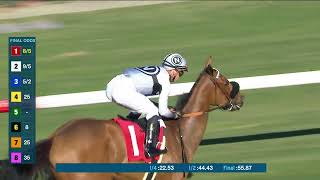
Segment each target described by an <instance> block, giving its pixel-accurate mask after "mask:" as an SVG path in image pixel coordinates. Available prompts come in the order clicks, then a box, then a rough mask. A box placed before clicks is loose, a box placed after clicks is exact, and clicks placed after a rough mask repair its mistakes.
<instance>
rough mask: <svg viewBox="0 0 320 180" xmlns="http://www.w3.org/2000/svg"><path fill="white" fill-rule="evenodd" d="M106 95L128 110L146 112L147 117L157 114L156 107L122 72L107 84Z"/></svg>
mask: <svg viewBox="0 0 320 180" xmlns="http://www.w3.org/2000/svg"><path fill="white" fill-rule="evenodd" d="M106 95H107V97H108V99H110V100H111V101H112V102H115V103H117V104H119V105H121V106H123V107H125V108H127V109H129V110H130V111H136V112H139V113H143V114H146V118H147V119H150V118H151V117H153V116H155V115H157V116H158V115H159V111H158V108H157V107H156V106H155V105H154V104H153V103H152V102H151V101H150V100H149V99H148V98H147V97H146V96H144V95H142V94H140V93H139V92H137V90H136V88H135V86H134V84H133V82H132V80H131V79H129V78H128V77H126V76H125V75H123V74H121V75H118V76H116V77H114V78H113V79H112V80H111V81H110V82H109V83H108V84H107V87H106Z"/></svg>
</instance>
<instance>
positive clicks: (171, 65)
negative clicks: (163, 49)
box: [162, 53, 188, 71]
mask: <svg viewBox="0 0 320 180" xmlns="http://www.w3.org/2000/svg"><path fill="white" fill-rule="evenodd" d="M162 66H163V67H164V68H165V69H166V70H172V69H177V70H179V71H188V65H187V61H186V60H185V59H184V58H183V57H182V56H181V55H180V54H178V53H172V54H168V55H167V56H166V57H165V58H164V59H163V63H162Z"/></svg>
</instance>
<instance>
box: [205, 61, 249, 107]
mask: <svg viewBox="0 0 320 180" xmlns="http://www.w3.org/2000/svg"><path fill="white" fill-rule="evenodd" d="M211 62H212V57H211V56H210V57H209V59H208V62H207V63H206V65H205V69H204V71H203V73H205V74H206V75H207V77H208V79H207V81H211V83H212V93H214V94H212V96H210V97H211V98H210V104H211V105H215V106H218V107H220V108H221V109H223V110H229V111H235V110H239V109H240V108H241V107H242V105H243V100H244V96H242V95H240V86H239V84H238V83H237V82H234V81H232V82H229V80H228V79H227V78H226V77H225V76H223V75H222V74H221V73H220V71H219V70H218V69H216V68H213V67H212V65H211Z"/></svg>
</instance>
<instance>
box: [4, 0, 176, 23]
mask: <svg viewBox="0 0 320 180" xmlns="http://www.w3.org/2000/svg"><path fill="white" fill-rule="evenodd" d="M174 2H178V1H71V2H63V1H56V2H32V3H25V2H24V3H23V4H18V6H17V7H10V8H9V7H0V20H1V19H17V18H24V17H31V16H42V15H48V14H64V13H74V12H85V11H95V10H101V9H112V8H121V7H131V6H144V5H151V4H161V3H174Z"/></svg>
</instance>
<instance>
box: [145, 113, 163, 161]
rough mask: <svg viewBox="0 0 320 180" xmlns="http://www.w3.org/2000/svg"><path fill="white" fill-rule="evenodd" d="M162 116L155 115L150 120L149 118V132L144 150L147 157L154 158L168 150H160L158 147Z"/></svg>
mask: <svg viewBox="0 0 320 180" xmlns="http://www.w3.org/2000/svg"><path fill="white" fill-rule="evenodd" d="M159 120H160V117H159V116H153V117H152V118H150V119H149V120H147V121H148V122H147V132H146V139H145V146H144V152H145V155H146V156H147V157H150V158H154V157H156V156H157V155H160V154H162V153H165V152H166V149H164V150H160V149H157V145H158V136H159V132H160V123H159Z"/></svg>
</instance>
